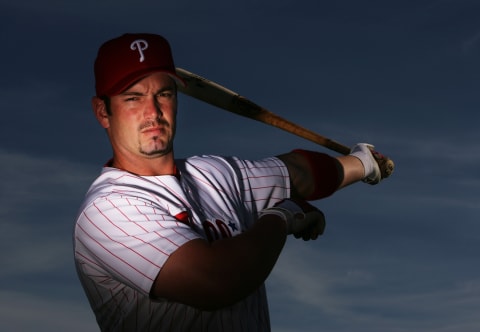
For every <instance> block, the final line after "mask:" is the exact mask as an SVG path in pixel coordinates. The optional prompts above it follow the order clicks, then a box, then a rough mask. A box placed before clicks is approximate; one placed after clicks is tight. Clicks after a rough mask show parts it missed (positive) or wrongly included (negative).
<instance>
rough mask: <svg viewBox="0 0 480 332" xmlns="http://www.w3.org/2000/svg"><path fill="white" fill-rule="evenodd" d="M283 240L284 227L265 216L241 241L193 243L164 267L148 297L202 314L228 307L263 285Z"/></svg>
mask: <svg viewBox="0 0 480 332" xmlns="http://www.w3.org/2000/svg"><path fill="white" fill-rule="evenodd" d="M286 236H287V230H286V225H285V222H284V221H283V220H281V219H280V218H279V217H278V216H274V215H266V216H264V217H262V218H260V219H259V220H258V221H257V222H256V223H255V224H254V226H253V227H252V228H251V229H249V230H248V231H246V232H245V233H243V234H241V235H239V236H236V237H233V238H228V239H222V240H218V241H215V242H213V243H208V242H206V241H204V240H201V239H197V240H192V241H190V242H188V243H186V244H185V245H183V246H182V247H180V248H179V249H177V251H175V252H174V253H173V254H172V255H171V257H170V258H169V259H168V260H167V262H166V263H165V264H164V267H163V268H162V270H161V272H160V273H159V275H158V277H157V280H156V281H155V283H154V286H153V288H152V296H153V297H163V298H167V299H169V300H171V301H174V302H180V303H185V304H188V305H190V306H194V307H197V308H200V309H203V310H215V309H219V308H222V307H225V306H228V305H231V304H233V303H235V302H237V301H239V300H241V299H242V298H245V297H246V296H248V295H249V294H251V293H252V292H253V291H254V290H255V289H257V288H258V287H259V286H261V285H262V283H263V282H264V281H265V279H266V278H267V277H268V275H269V273H270V272H271V270H272V268H273V266H274V265H275V262H276V261H277V259H278V256H279V255H280V252H281V250H282V248H283V246H284V244H285V240H286Z"/></svg>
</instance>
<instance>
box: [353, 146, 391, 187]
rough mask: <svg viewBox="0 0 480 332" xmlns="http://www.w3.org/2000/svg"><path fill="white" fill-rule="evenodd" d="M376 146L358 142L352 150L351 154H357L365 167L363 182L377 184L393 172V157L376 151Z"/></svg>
mask: <svg viewBox="0 0 480 332" xmlns="http://www.w3.org/2000/svg"><path fill="white" fill-rule="evenodd" d="M373 148H374V146H373V145H371V144H367V143H358V144H356V145H355V146H353V147H352V149H351V150H350V155H351V156H355V157H357V158H358V159H360V161H361V162H362V164H363V167H364V168H365V177H364V178H363V182H365V183H368V184H372V185H373V184H377V183H379V182H380V181H381V180H383V179H385V178H387V177H389V176H390V175H391V174H392V173H393V168H394V164H393V161H392V160H391V159H389V158H388V157H386V156H384V155H382V154H381V153H379V152H377V151H375V150H374V149H373Z"/></svg>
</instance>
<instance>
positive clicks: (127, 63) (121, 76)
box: [94, 33, 185, 97]
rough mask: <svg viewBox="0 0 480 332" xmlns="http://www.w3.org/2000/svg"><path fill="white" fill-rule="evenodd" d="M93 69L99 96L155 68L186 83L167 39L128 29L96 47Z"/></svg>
mask: <svg viewBox="0 0 480 332" xmlns="http://www.w3.org/2000/svg"><path fill="white" fill-rule="evenodd" d="M94 72H95V90H96V94H97V96H98V97H103V96H108V97H110V96H114V95H117V94H120V93H122V92H123V91H125V90H126V89H127V88H128V87H129V86H130V85H132V84H133V83H135V82H136V81H138V80H140V79H142V78H143V77H145V76H147V75H149V74H151V73H154V72H163V73H167V74H168V75H170V76H171V77H172V78H173V79H174V80H175V81H176V82H177V84H181V85H182V86H185V82H184V81H183V79H182V78H181V77H180V76H178V75H177V73H176V71H175V64H174V62H173V56H172V51H171V48H170V45H169V43H168V41H167V40H166V39H165V38H163V37H162V36H159V35H155V34H149V33H137V34H133V33H127V34H124V35H122V36H120V37H117V38H114V39H111V40H109V41H107V42H105V43H104V44H103V45H102V46H100V49H99V50H98V54H97V58H96V60H95V65H94Z"/></svg>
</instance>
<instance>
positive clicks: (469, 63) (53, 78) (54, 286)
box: [0, 0, 480, 332]
mask: <svg viewBox="0 0 480 332" xmlns="http://www.w3.org/2000/svg"><path fill="white" fill-rule="evenodd" d="M0 10H1V12H2V20H1V21H0V26H1V29H2V31H3V33H2V34H1V35H0V43H1V45H2V46H1V49H2V54H1V59H2V61H1V72H2V75H0V84H1V89H0V96H1V97H2V98H1V99H0V107H1V112H2V115H3V116H2V121H0V142H1V143H0V180H1V185H0V198H1V200H0V230H1V232H0V249H1V251H0V252H1V254H0V266H2V269H1V270H0V285H1V286H0V321H1V322H2V323H1V324H2V330H5V331H13V330H15V331H37V332H43V331H49V332H50V331H67V330H68V331H69V332H77V331H78V332H80V331H82V332H83V331H97V330H98V329H97V328H96V324H95V320H94V317H93V314H92V313H91V311H90V308H89V306H88V303H87V301H86V298H85V296H84V294H83V290H82V289H81V287H80V284H79V282H78V280H77V277H76V274H75V271H74V265H73V259H72V245H71V230H72V226H73V222H74V217H75V214H76V212H77V209H78V206H79V204H80V202H81V200H82V197H83V195H84V193H85V191H86V190H87V188H88V186H89V185H90V183H91V181H92V180H93V179H94V178H95V176H96V175H97V174H98V172H99V171H100V168H101V165H102V164H103V163H104V162H105V161H106V160H107V159H108V158H109V157H110V153H111V152H110V147H109V145H108V141H107V138H106V135H105V134H104V132H103V130H102V129H101V128H100V126H99V125H98V124H97V123H96V121H95V119H94V117H93V113H92V111H91V107H90V99H91V96H92V95H93V94H94V85H93V84H94V82H93V69H92V66H93V61H94V58H95V55H96V51H97V48H98V46H99V45H100V44H101V43H102V42H103V41H105V40H107V39H110V38H112V37H116V36H118V35H120V34H123V33H125V32H153V33H159V34H163V35H164V36H165V37H167V38H168V39H169V40H170V42H171V45H172V48H173V52H174V56H175V59H176V65H177V66H178V67H183V68H185V69H188V70H190V71H193V72H195V73H197V74H199V75H202V76H204V77H207V78H209V79H212V80H214V81H217V82H219V83H221V84H223V85H225V86H227V87H228V88H230V89H232V90H235V91H237V92H238V93H240V94H242V95H244V96H246V97H247V98H249V99H251V100H253V101H255V102H256V103H258V104H260V105H262V106H264V107H266V108H268V109H269V110H271V111H273V112H275V113H277V114H280V115H281V116H283V117H285V118H288V119H290V120H292V121H294V122H297V123H299V124H300V125H303V126H305V127H307V128H309V129H311V130H314V131H317V132H318V133H320V134H322V135H324V136H327V137H330V138H332V139H334V140H336V141H339V142H341V143H343V144H345V145H353V144H355V143H357V142H369V143H372V144H375V145H376V147H377V149H378V150H379V151H381V152H384V153H385V154H387V155H390V156H391V157H392V159H394V160H395V162H396V164H397V169H396V173H395V174H394V175H393V176H392V177H391V178H389V179H388V180H386V181H385V182H383V183H381V184H380V185H378V186H369V185H366V184H363V183H359V184H356V185H354V186H352V187H349V188H346V189H344V190H343V191H340V192H338V193H336V194H335V195H334V196H332V197H330V198H328V199H325V200H322V201H318V202H316V203H315V205H316V206H318V207H319V208H321V209H322V210H323V211H324V213H325V214H326V217H327V229H326V233H325V235H324V236H323V237H322V238H321V239H319V240H317V241H315V242H308V243H305V242H303V241H298V240H295V239H293V238H292V239H289V240H288V242H287V245H286V247H285V250H284V251H283V253H282V255H281V258H280V259H279V261H278V264H277V266H276V267H275V269H274V271H273V272H272V275H271V276H270V277H269V279H268V281H267V287H268V290H269V301H270V310H271V320H272V328H273V331H278V332H293V331H307V332H308V331H329V332H346V331H349V332H351V331H355V332H363V331H368V332H377V331H378V332H380V331H381V332H385V331H393V332H401V331H409V332H410V331H422V332H429V331H435V332H438V331H442V332H452V331H462V332H470V331H478V330H479V328H480V318H479V317H478V310H479V308H480V266H479V264H478V256H479V254H480V239H479V237H480V235H479V234H480V225H479V223H478V221H479V220H480V218H479V217H480V211H479V210H480V207H479V206H480V205H479V203H478V201H479V198H480V194H479V189H478V188H479V187H480V175H479V174H478V168H479V167H478V166H479V164H480V144H479V142H480V131H479V130H478V126H479V125H478V123H479V120H480V116H479V112H478V108H479V106H480V101H479V98H478V95H479V94H478V90H479V88H480V20H479V17H480V3H479V2H477V1H473V0H470V1H469V0H455V1H453V0H436V1H434V0H417V1H413V0H410V1H405V0H404V1H372V0H367V1H356V0H340V1H316V0H315V1H314V0H311V1H307V0H275V1H273V0H266V1H253V0H248V1H220V0H217V1H211V0H205V1H201V2H199V1H193V0H176V1H168V2H165V3H162V1H155V2H151V1H146V0H145V1H144V0H139V1H123V0H117V1H102V0H95V1H93V0H84V1H75V2H74V1H53V0H45V1H41V2H39V1H33V0H32V1H26V0H18V1H15V2H12V1H6V0H0ZM179 111H180V113H179V127H178V135H177V140H176V144H175V149H176V155H177V156H178V157H184V156H190V155H194V154H223V155H237V156H240V157H243V158H248V159H253V158H260V157H264V156H270V155H275V154H279V153H282V152H285V151H289V150H291V149H294V148H298V147H301V148H306V149H315V150H318V151H322V152H329V151H328V150H326V149H325V148H322V147H320V146H315V145H314V144H313V143H310V142H307V141H305V140H302V139H300V138H297V137H295V136H292V135H290V134H288V133H285V132H282V131H280V130H278V129H275V128H272V127H269V126H266V125H263V124H260V123H256V122H253V121H251V120H248V119H244V118H240V117H238V116H236V115H233V114H230V113H227V112H223V111H220V110H218V109H215V108H213V107H210V106H208V105H205V104H202V103H201V102H198V101H195V100H193V99H191V98H189V97H186V96H181V97H180V110H179ZM329 153H331V154H332V155H335V153H334V152H329Z"/></svg>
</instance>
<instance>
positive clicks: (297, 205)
mask: <svg viewBox="0 0 480 332" xmlns="http://www.w3.org/2000/svg"><path fill="white" fill-rule="evenodd" d="M267 214H270V215H276V216H279V217H281V218H282V219H283V220H285V223H286V225H287V234H301V233H302V232H304V231H306V230H307V229H310V228H312V227H313V228H315V230H316V236H318V235H321V234H323V231H324V229H325V218H324V215H323V213H322V212H321V211H320V210H319V209H317V208H316V207H314V206H312V205H310V204H309V203H307V202H306V201H294V200H291V199H285V200H283V201H280V202H279V203H277V204H275V206H273V207H270V208H267V209H265V210H263V211H261V212H260V216H259V217H262V216H264V215H267ZM316 236H315V237H316Z"/></svg>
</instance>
